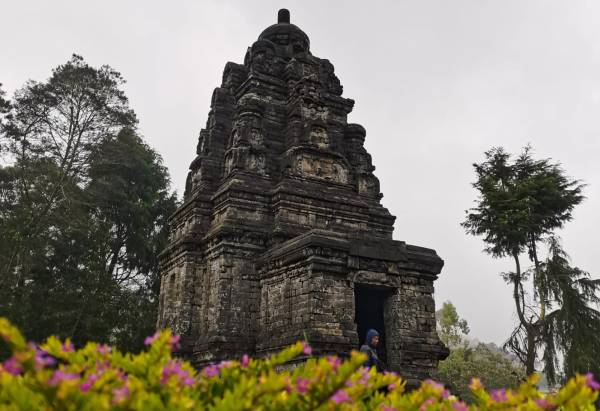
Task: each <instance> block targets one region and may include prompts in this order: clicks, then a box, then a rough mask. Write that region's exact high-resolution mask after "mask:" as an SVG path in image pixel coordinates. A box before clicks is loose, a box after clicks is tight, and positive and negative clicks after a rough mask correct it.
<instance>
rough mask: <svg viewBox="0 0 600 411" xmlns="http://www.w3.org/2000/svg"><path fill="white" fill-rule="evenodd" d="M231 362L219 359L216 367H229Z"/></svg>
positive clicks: (220, 368) (231, 364)
mask: <svg viewBox="0 0 600 411" xmlns="http://www.w3.org/2000/svg"><path fill="white" fill-rule="evenodd" d="M233 364H234V363H233V361H221V362H220V363H219V364H217V367H219V370H222V369H223V368H231V367H232V366H233Z"/></svg>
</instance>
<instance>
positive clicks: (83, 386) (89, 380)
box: [79, 374, 99, 392]
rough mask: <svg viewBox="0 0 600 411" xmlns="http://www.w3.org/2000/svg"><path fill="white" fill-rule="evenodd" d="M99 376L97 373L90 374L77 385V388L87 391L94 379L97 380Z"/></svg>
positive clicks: (92, 384)
mask: <svg viewBox="0 0 600 411" xmlns="http://www.w3.org/2000/svg"><path fill="white" fill-rule="evenodd" d="M98 379H99V377H98V375H97V374H90V375H89V376H88V378H87V380H86V381H85V382H84V383H83V384H81V385H80V386H79V389H80V390H81V391H83V392H88V391H89V390H90V389H91V388H92V387H93V386H94V383H95V382H96V381H98Z"/></svg>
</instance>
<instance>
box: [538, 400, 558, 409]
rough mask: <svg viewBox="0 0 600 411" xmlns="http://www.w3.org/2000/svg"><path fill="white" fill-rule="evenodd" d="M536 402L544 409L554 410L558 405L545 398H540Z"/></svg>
mask: <svg viewBox="0 0 600 411" xmlns="http://www.w3.org/2000/svg"><path fill="white" fill-rule="evenodd" d="M535 404H536V405H537V406H538V407H540V408H542V409H544V410H553V409H555V408H556V405H554V404H552V403H551V402H550V401H548V400H547V399H545V398H540V399H539V400H536V401H535Z"/></svg>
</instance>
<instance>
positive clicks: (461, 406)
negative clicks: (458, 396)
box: [452, 401, 469, 411]
mask: <svg viewBox="0 0 600 411" xmlns="http://www.w3.org/2000/svg"><path fill="white" fill-rule="evenodd" d="M452 408H454V409H455V410H456V411H469V407H467V404H465V403H464V402H462V401H456V402H453V403H452Z"/></svg>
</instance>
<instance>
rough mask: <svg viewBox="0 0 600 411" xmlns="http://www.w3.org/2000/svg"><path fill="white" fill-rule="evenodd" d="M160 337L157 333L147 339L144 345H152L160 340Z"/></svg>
mask: <svg viewBox="0 0 600 411" xmlns="http://www.w3.org/2000/svg"><path fill="white" fill-rule="evenodd" d="M158 337H160V333H159V332H158V331H157V332H155V333H154V335H152V336H150V337H146V339H145V340H144V345H151V344H152V343H153V342H154V341H156V340H157V339H158Z"/></svg>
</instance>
